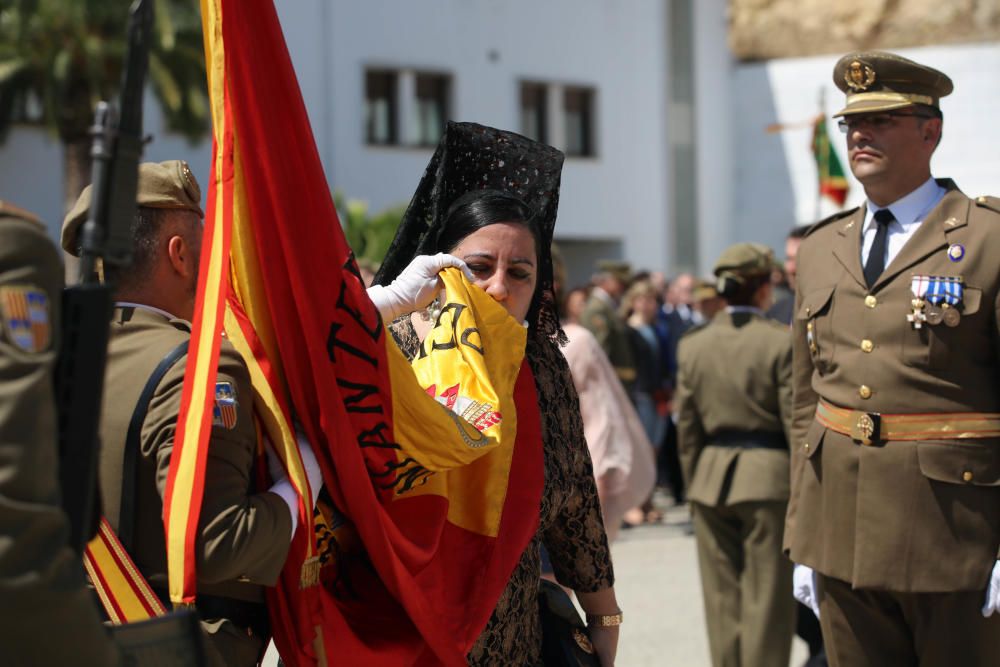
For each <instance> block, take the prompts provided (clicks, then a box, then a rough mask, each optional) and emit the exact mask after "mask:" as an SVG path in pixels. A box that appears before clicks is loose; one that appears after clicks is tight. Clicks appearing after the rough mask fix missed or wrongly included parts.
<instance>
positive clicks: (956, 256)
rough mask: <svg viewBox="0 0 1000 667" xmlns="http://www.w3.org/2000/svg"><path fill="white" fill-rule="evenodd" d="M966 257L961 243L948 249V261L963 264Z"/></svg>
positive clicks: (954, 244)
mask: <svg viewBox="0 0 1000 667" xmlns="http://www.w3.org/2000/svg"><path fill="white" fill-rule="evenodd" d="M963 257H965V247H964V246H962V245H961V244H960V243H953V244H952V245H951V246H949V247H948V259H950V260H951V261H953V262H961V261H962V258H963Z"/></svg>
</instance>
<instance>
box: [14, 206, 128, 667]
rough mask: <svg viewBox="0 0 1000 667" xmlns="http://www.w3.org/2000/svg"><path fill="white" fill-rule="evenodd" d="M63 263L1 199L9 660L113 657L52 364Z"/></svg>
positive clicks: (104, 661) (35, 227) (105, 661)
mask: <svg viewBox="0 0 1000 667" xmlns="http://www.w3.org/2000/svg"><path fill="white" fill-rule="evenodd" d="M62 285H63V268H62V264H61V263H60V261H59V256H58V255H57V254H56V251H55V248H54V246H53V245H52V242H51V241H49V239H48V237H47V236H46V234H45V230H44V229H43V228H42V226H41V224H39V223H37V222H35V221H32V220H28V219H25V217H24V216H23V215H22V214H20V213H14V212H12V211H11V210H10V208H9V207H8V205H5V204H3V203H2V202H0V316H2V318H3V321H2V322H0V662H2V663H3V664H5V665H69V664H74V665H84V664H85V665H114V664H117V663H118V661H119V659H120V658H119V656H118V653H117V649H115V648H114V645H113V644H112V643H111V640H110V639H109V638H108V636H107V634H106V633H105V632H104V630H103V627H102V626H101V621H100V617H99V616H98V614H97V609H96V608H95V606H94V601H93V598H92V597H91V593H90V591H89V590H88V589H87V587H86V585H85V584H84V578H83V563H82V562H81V560H80V557H79V556H78V555H77V554H75V553H73V551H72V550H71V549H70V547H69V545H68V541H69V529H68V522H67V519H66V514H65V513H64V512H63V510H62V506H61V501H60V495H59V486H58V481H57V480H58V471H59V460H58V458H57V442H56V438H57V432H56V423H57V422H56V411H55V400H54V399H55V396H54V388H53V385H52V381H53V377H52V375H53V368H54V366H55V361H56V351H57V350H58V349H59V302H60V297H61V294H62Z"/></svg>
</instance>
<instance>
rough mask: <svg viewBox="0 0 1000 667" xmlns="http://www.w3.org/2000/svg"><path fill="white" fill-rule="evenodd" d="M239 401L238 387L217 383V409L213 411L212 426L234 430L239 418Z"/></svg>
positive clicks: (229, 383) (231, 384) (228, 383)
mask: <svg viewBox="0 0 1000 667" xmlns="http://www.w3.org/2000/svg"><path fill="white" fill-rule="evenodd" d="M238 408H239V399H238V398H237V396H236V386H235V385H234V384H233V383H232V382H216V383H215V407H214V409H213V410H212V426H221V427H222V428H225V429H228V430H230V431H231V430H233V429H234V428H236V422H237V419H238V417H239V412H238Z"/></svg>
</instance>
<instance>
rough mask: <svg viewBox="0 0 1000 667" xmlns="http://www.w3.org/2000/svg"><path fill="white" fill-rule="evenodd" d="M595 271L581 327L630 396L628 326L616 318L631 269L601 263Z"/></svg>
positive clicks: (633, 373)
mask: <svg viewBox="0 0 1000 667" xmlns="http://www.w3.org/2000/svg"><path fill="white" fill-rule="evenodd" d="M597 269H598V271H597V273H596V274H594V278H593V281H592V282H593V284H594V286H593V288H592V289H591V290H590V298H589V299H587V305H586V306H585V307H584V309H583V313H581V314H580V324H581V325H583V326H584V327H585V328H586V329H587V330H588V331H590V333H592V334H593V335H594V338H596V339H597V342H598V343H599V344H600V346H601V349H602V350H604V353H605V354H606V355H607V357H608V361H610V362H611V365H612V366H613V367H614V369H615V374H616V375H617V376H618V379H619V380H620V381H621V383H622V386H623V387H624V388H625V393H627V394H628V395H629V396H631V395H632V390H633V388H634V387H635V377H636V367H635V357H634V354H633V352H632V343H631V341H630V339H629V333H628V326H627V325H626V324H625V322H624V320H622V318H621V316H619V315H618V304H619V302H620V301H621V298H622V295H623V294H624V293H625V288H626V286H627V285H628V283H629V279H630V277H631V275H632V267H631V266H629V265H628V263H626V262H619V261H615V260H601V261H600V262H598V263H597Z"/></svg>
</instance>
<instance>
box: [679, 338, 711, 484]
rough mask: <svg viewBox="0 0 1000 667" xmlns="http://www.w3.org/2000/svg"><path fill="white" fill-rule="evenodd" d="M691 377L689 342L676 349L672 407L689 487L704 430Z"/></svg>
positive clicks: (681, 458) (703, 437) (682, 341)
mask: <svg viewBox="0 0 1000 667" xmlns="http://www.w3.org/2000/svg"><path fill="white" fill-rule="evenodd" d="M692 380H693V378H692V377H691V349H690V339H687V340H683V339H682V340H681V342H680V344H679V345H678V346H677V390H676V393H675V394H674V405H675V407H676V412H677V453H678V455H679V456H680V460H681V471H682V472H683V473H684V483H685V484H686V485H690V484H691V479H692V478H693V477H694V470H695V467H696V466H697V465H698V458H699V457H700V456H701V451H702V449H704V447H705V437H706V436H705V427H704V426H703V425H702V422H701V416H700V415H699V414H698V404H697V401H696V400H695V396H694V387H693V386H692V384H691V382H692Z"/></svg>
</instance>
